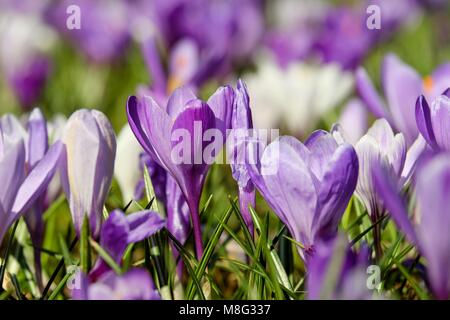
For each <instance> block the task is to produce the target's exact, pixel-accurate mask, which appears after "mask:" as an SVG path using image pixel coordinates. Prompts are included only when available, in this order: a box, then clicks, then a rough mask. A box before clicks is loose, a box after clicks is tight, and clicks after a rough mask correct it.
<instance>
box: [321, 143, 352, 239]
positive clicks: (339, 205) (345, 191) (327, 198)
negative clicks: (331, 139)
mask: <svg viewBox="0 0 450 320" xmlns="http://www.w3.org/2000/svg"><path fill="white" fill-rule="evenodd" d="M357 181H358V157H357V155H356V152H355V149H353V147H352V146H351V145H350V144H343V145H340V146H339V147H338V148H337V149H336V151H335V153H334V154H333V155H332V157H331V159H330V160H329V162H328V164H326V165H325V169H324V174H323V179H322V184H321V186H320V189H319V192H318V202H317V209H316V215H315V216H314V221H313V225H314V226H315V230H317V232H318V233H319V237H320V238H321V239H327V238H329V237H331V236H333V235H334V234H335V233H336V231H337V225H338V224H339V221H340V220H341V218H342V215H343V214H344V211H345V208H346V207H347V205H348V202H349V200H350V198H351V197H352V195H353V192H354V190H355V188H356V183H357Z"/></svg>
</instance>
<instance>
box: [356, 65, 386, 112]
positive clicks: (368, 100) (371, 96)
mask: <svg viewBox="0 0 450 320" xmlns="http://www.w3.org/2000/svg"><path fill="white" fill-rule="evenodd" d="M355 77H356V89H357V90H358V93H359V96H360V97H361V99H362V100H363V101H364V103H365V104H366V106H367V107H368V108H369V110H370V111H371V112H372V113H373V114H374V116H376V117H377V118H388V114H387V112H386V107H385V106H384V104H383V102H382V101H381V98H380V96H379V95H378V93H377V91H376V90H375V88H374V86H373V84H372V81H371V80H370V78H369V76H368V75H367V72H366V70H364V69H363V68H359V69H358V70H357V71H356V76H355Z"/></svg>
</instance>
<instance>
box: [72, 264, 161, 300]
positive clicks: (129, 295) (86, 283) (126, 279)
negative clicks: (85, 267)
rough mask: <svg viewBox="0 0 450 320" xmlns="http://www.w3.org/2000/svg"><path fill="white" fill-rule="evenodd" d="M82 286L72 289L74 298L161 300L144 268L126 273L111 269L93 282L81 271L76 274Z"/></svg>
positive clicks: (77, 280)
mask: <svg viewBox="0 0 450 320" xmlns="http://www.w3.org/2000/svg"><path fill="white" fill-rule="evenodd" d="M75 277H76V282H77V283H79V284H80V288H75V289H74V290H72V298H73V299H74V300H160V299H161V297H160V295H159V293H158V291H157V290H156V289H155V285H154V284H153V281H152V279H151V278H150V275H149V274H148V273H147V272H146V271H145V270H142V269H138V268H135V269H131V270H130V271H128V272H127V273H125V274H124V275H117V274H115V273H114V272H113V271H109V272H107V273H105V274H103V275H102V276H101V278H99V279H98V280H97V281H95V282H91V281H90V280H89V278H88V277H87V276H86V275H84V274H83V273H82V272H81V271H78V273H77V274H76V275H75Z"/></svg>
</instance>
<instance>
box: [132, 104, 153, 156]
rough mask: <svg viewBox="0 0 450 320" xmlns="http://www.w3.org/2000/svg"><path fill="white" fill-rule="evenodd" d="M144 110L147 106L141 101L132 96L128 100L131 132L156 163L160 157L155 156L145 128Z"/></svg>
mask: <svg viewBox="0 0 450 320" xmlns="http://www.w3.org/2000/svg"><path fill="white" fill-rule="evenodd" d="M144 109H145V105H144V104H143V103H142V102H141V101H139V100H138V98H137V97H135V96H131V97H129V98H128V101H127V116H128V123H129V124H130V127H131V130H133V133H134V135H135V136H136V138H137V140H138V141H139V143H140V144H141V146H142V148H144V150H145V151H146V152H147V153H149V154H151V155H152V157H154V158H155V161H156V159H158V157H157V156H156V155H155V151H154V150H153V147H152V146H151V144H150V141H149V139H148V137H147V134H148V132H147V129H146V128H145V124H146V122H145V120H144V118H145V111H144Z"/></svg>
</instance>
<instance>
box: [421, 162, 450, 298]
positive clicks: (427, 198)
mask: <svg viewBox="0 0 450 320" xmlns="http://www.w3.org/2000/svg"><path fill="white" fill-rule="evenodd" d="M449 160H450V158H449V155H448V154H440V155H438V156H436V157H435V158H433V159H432V160H430V161H429V162H427V164H426V165H425V166H424V167H423V168H421V170H420V172H419V173H418V175H417V187H416V190H417V202H418V205H419V208H420V212H421V217H420V226H419V232H418V233H419V234H418V238H419V240H420V247H421V249H422V253H423V255H424V256H425V257H426V259H427V261H428V267H427V270H428V277H429V280H430V283H431V286H432V288H433V291H434V292H435V294H436V296H437V297H438V298H440V299H447V298H448V296H449V293H450V277H449V273H448V270H449V268H450V255H449V249H448V244H449V243H450V234H449V232H448V230H449V228H450V215H449V214H448V213H449V197H448V195H449V192H450V161H449Z"/></svg>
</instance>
